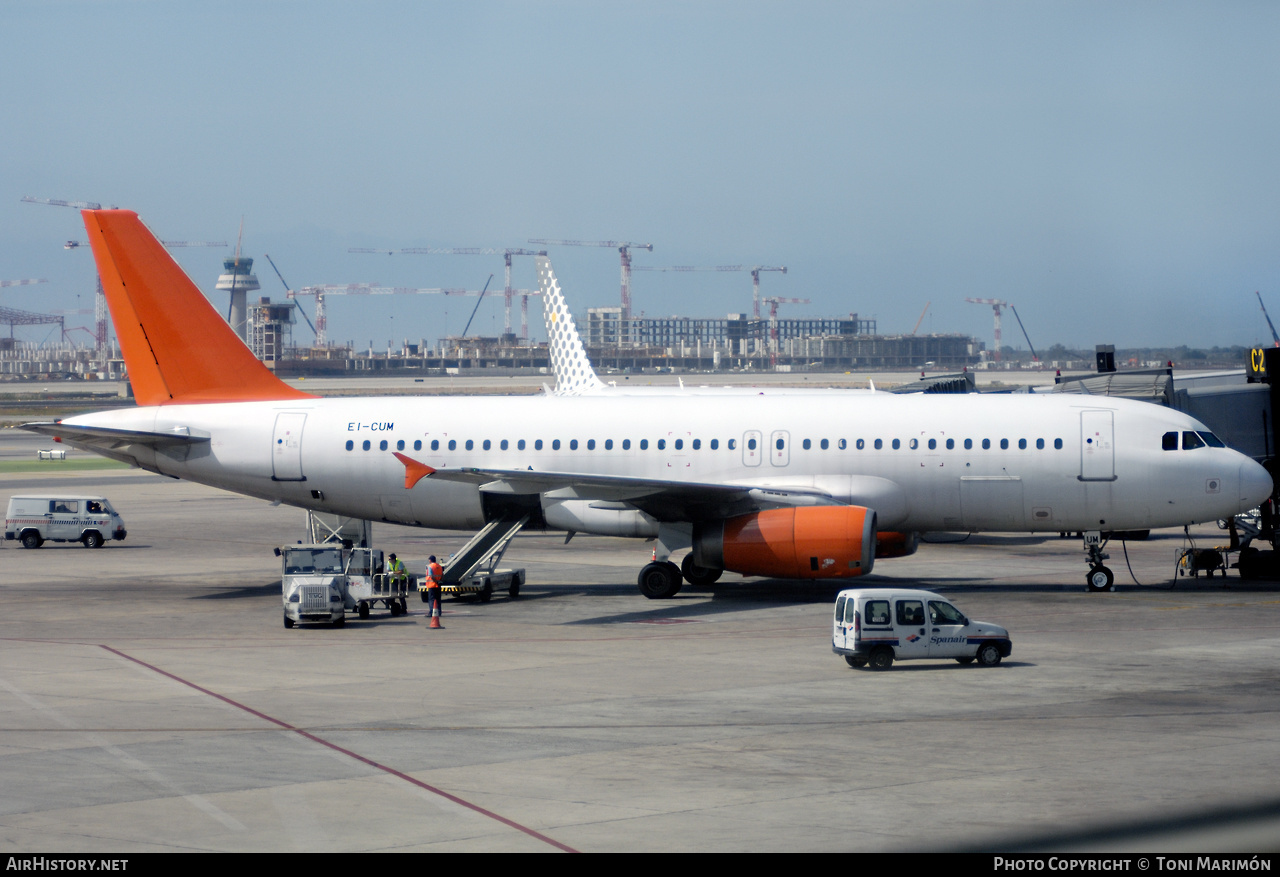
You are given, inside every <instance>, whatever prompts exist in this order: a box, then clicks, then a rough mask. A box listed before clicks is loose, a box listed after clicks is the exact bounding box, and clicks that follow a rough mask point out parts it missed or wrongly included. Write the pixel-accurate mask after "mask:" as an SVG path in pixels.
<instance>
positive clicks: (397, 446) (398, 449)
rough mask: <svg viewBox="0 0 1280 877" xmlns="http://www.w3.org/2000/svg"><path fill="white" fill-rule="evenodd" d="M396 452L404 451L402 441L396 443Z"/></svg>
mask: <svg viewBox="0 0 1280 877" xmlns="http://www.w3.org/2000/svg"><path fill="white" fill-rule="evenodd" d="M396 450H397V451H403V450H404V439H401V440H400V441H398V442H396Z"/></svg>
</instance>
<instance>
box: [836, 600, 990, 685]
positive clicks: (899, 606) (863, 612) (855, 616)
mask: <svg viewBox="0 0 1280 877" xmlns="http://www.w3.org/2000/svg"><path fill="white" fill-rule="evenodd" d="M831 650H832V651H833V652H835V653H836V654H837V655H844V659H845V660H846V661H847V662H848V663H849V666H850V667H867V666H870V667H871V668H872V669H874V670H885V669H887V668H889V667H890V666H892V665H893V662H894V661H895V660H898V661H905V660H908V659H910V658H952V659H954V660H956V661H958V662H960V663H961V664H971V663H973V661H974V660H977V662H978V663H979V664H981V665H983V666H986V667H994V666H995V665H996V664H999V663H1000V660H1001V659H1002V658H1007V657H1009V654H1010V653H1011V652H1012V651H1013V642H1012V641H1011V640H1010V639H1009V631H1007V630H1005V629H1004V628H1003V627H1000V626H999V625H996V624H991V623H989V622H986V621H970V620H969V618H967V617H966V616H965V614H964V613H963V612H961V611H960V610H959V609H957V608H956V607H955V606H952V605H951V603H949V602H948V601H947V600H946V599H945V598H944V597H942V596H940V595H938V594H935V593H933V592H932V591H913V590H905V589H902V588H858V589H853V590H848V591H841V592H840V594H839V596H837V597H836V612H835V621H834V624H833V627H832V639H831Z"/></svg>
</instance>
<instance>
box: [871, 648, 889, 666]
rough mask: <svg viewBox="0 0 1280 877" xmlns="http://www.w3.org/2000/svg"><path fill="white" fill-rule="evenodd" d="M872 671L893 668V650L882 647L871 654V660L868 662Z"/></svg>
mask: <svg viewBox="0 0 1280 877" xmlns="http://www.w3.org/2000/svg"><path fill="white" fill-rule="evenodd" d="M868 664H869V665H870V667H871V669H872V670H888V669H889V668H890V667H892V666H893V649H891V648H889V647H888V646H880V648H878V649H876V650H875V651H874V652H872V653H871V659H870V661H868Z"/></svg>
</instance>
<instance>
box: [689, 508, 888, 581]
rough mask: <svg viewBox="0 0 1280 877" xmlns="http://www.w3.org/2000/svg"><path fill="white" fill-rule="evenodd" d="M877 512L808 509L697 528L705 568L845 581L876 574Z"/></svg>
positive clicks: (696, 545) (698, 558) (698, 559)
mask: <svg viewBox="0 0 1280 877" xmlns="http://www.w3.org/2000/svg"><path fill="white" fill-rule="evenodd" d="M875 557H876V513H875V512H873V511H872V510H871V509H867V508H863V507H862V506H806V507H803V508H791V509H770V510H769V511H765V512H754V513H752V514H749V515H739V516H738V517H736V518H729V519H728V520H725V521H720V522H717V523H714V524H707V525H703V526H701V527H699V528H697V529H695V530H694V534H693V559H694V562H695V563H696V564H697V565H698V566H701V567H706V568H708V569H727V570H732V571H733V572H737V573H742V574H743V575H747V576H777V577H779V578H789V579H841V578H851V577H853V576H860V575H862V574H863V573H868V572H871V567H872V564H874V563H875Z"/></svg>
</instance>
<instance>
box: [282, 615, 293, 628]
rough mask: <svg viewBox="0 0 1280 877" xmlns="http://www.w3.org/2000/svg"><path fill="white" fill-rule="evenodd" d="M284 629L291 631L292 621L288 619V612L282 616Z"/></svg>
mask: <svg viewBox="0 0 1280 877" xmlns="http://www.w3.org/2000/svg"><path fill="white" fill-rule="evenodd" d="M284 627H285V630H291V629H292V628H293V619H292V618H290V617H289V613H288V612H286V613H285V614H284Z"/></svg>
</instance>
